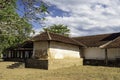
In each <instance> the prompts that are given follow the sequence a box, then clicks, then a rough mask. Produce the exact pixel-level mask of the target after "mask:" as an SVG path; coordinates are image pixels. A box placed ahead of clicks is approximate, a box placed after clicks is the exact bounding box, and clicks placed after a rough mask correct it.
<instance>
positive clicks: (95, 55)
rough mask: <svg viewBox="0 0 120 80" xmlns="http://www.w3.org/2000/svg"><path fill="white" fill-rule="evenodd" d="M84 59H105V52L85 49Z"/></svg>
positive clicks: (98, 49)
mask: <svg viewBox="0 0 120 80" xmlns="http://www.w3.org/2000/svg"><path fill="white" fill-rule="evenodd" d="M84 57H85V59H98V60H103V59H105V50H104V49H100V48H85V49H84Z"/></svg>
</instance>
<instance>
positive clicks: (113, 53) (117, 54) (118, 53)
mask: <svg viewBox="0 0 120 80" xmlns="http://www.w3.org/2000/svg"><path fill="white" fill-rule="evenodd" d="M116 58H120V48H111V49H108V59H109V60H115V59H116Z"/></svg>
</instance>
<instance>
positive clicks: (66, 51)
mask: <svg viewBox="0 0 120 80" xmlns="http://www.w3.org/2000/svg"><path fill="white" fill-rule="evenodd" d="M49 55H50V58H53V59H66V58H67V59H68V58H80V53H79V47H78V46H75V45H71V44H65V43H60V42H53V41H52V42H50V49H49Z"/></svg>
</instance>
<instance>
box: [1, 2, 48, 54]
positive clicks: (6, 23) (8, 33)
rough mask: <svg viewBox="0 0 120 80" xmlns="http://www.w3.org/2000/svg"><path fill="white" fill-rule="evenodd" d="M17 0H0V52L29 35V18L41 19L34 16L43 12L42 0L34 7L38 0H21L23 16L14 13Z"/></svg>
mask: <svg viewBox="0 0 120 80" xmlns="http://www.w3.org/2000/svg"><path fill="white" fill-rule="evenodd" d="M17 1H18V0H0V53H1V52H2V51H3V50H4V49H6V48H8V47H10V46H14V45H16V44H18V43H21V42H23V41H24V40H26V39H28V38H29V37H30V34H31V32H33V30H32V26H31V25H30V23H28V21H29V20H31V19H32V20H33V19H35V20H37V19H42V18H43V17H40V18H38V17H36V14H37V13H45V12H46V11H47V7H45V5H44V3H42V1H41V2H40V3H41V5H40V6H39V7H35V4H36V3H35V2H37V1H40V0H21V1H22V4H23V6H24V9H25V11H24V16H22V17H20V16H19V15H18V14H17V13H16V9H18V8H17V6H16V2H17ZM30 10H31V11H30Z"/></svg>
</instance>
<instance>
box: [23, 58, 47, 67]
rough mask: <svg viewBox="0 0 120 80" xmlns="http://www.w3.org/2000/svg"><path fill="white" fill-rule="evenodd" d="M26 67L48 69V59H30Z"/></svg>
mask: <svg viewBox="0 0 120 80" xmlns="http://www.w3.org/2000/svg"><path fill="white" fill-rule="evenodd" d="M25 67H26V68H38V69H48V60H37V59H28V60H26V62H25Z"/></svg>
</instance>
